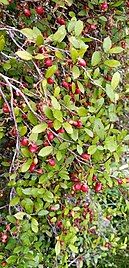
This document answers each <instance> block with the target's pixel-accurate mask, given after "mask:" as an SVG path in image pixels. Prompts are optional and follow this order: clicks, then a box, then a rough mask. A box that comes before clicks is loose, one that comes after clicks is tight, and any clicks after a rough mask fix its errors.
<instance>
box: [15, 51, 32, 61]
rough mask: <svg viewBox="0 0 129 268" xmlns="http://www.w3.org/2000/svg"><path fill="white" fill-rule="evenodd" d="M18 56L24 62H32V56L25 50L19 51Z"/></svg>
mask: <svg viewBox="0 0 129 268" xmlns="http://www.w3.org/2000/svg"><path fill="white" fill-rule="evenodd" d="M16 55H17V56H18V57H19V58H21V59H22V60H32V55H31V54H30V53H29V52H27V51H25V50H18V51H17V52H16Z"/></svg>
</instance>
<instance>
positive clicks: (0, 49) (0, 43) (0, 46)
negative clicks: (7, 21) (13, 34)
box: [0, 37, 5, 51]
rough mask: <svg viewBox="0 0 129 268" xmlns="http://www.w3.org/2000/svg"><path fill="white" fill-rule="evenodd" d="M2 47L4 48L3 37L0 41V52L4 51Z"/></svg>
mask: <svg viewBox="0 0 129 268" xmlns="http://www.w3.org/2000/svg"><path fill="white" fill-rule="evenodd" d="M4 46H5V39H4V37H2V38H1V39H0V51H2V50H3V49H4Z"/></svg>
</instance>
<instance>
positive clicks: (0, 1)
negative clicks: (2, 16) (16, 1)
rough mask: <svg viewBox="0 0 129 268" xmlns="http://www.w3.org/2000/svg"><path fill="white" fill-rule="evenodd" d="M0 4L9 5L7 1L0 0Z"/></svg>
mask: <svg viewBox="0 0 129 268" xmlns="http://www.w3.org/2000/svg"><path fill="white" fill-rule="evenodd" d="M0 3H1V4H4V5H9V2H8V1H7V0H0Z"/></svg>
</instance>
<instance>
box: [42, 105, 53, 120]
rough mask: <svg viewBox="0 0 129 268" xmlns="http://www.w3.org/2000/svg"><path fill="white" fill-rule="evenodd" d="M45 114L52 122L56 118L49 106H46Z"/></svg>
mask: <svg viewBox="0 0 129 268" xmlns="http://www.w3.org/2000/svg"><path fill="white" fill-rule="evenodd" d="M44 114H45V115H46V116H47V118H49V119H51V120H52V119H53V118H54V117H53V114H52V110H51V109H50V108H49V107H48V106H44Z"/></svg>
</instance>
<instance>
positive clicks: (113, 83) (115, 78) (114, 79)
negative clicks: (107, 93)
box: [111, 72, 120, 89]
mask: <svg viewBox="0 0 129 268" xmlns="http://www.w3.org/2000/svg"><path fill="white" fill-rule="evenodd" d="M119 82H120V73H119V72H116V73H114V75H113V77H112V80H111V87H112V89H115V88H117V86H118V85H119Z"/></svg>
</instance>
